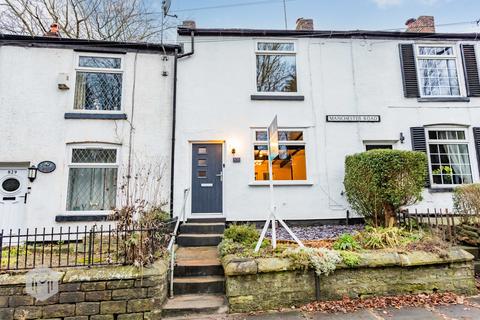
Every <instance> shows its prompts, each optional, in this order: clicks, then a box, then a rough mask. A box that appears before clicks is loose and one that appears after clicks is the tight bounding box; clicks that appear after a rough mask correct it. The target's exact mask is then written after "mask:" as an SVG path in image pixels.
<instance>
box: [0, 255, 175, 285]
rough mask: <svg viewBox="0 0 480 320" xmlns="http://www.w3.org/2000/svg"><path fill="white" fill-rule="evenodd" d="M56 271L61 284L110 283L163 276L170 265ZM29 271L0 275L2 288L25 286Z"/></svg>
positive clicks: (160, 263)
mask: <svg viewBox="0 0 480 320" xmlns="http://www.w3.org/2000/svg"><path fill="white" fill-rule="evenodd" d="M54 270H55V271H56V272H57V273H58V275H59V279H60V282H61V283H69V282H88V281H110V280H127V279H139V278H144V277H151V276H161V275H164V274H165V273H166V272H167V271H168V264H167V262H166V261H164V260H157V261H156V262H154V263H153V264H152V265H150V266H146V267H143V268H138V267H135V266H94V267H91V268H83V267H82V268H72V269H67V270H56V269H54ZM28 271H29V270H26V271H21V272H18V271H16V272H10V273H3V274H0V286H8V285H25V283H26V276H27V273H28Z"/></svg>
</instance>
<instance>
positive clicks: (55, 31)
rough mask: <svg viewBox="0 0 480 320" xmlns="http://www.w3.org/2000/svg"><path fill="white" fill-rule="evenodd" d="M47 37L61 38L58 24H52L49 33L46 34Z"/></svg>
mask: <svg viewBox="0 0 480 320" xmlns="http://www.w3.org/2000/svg"><path fill="white" fill-rule="evenodd" d="M45 36H46V37H58V38H60V32H59V27H58V23H52V24H51V25H50V30H49V31H48V32H47V33H45Z"/></svg>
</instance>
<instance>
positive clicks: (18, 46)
mask: <svg viewBox="0 0 480 320" xmlns="http://www.w3.org/2000/svg"><path fill="white" fill-rule="evenodd" d="M178 49H179V48H178V47H176V46H171V45H166V46H161V45H154V44H132V43H118V42H103V41H86V40H72V39H61V38H51V37H34V38H32V37H24V36H8V35H2V36H1V37H0V70H1V71H0V110H1V113H0V122H1V123H2V125H1V126H0V136H1V137H2V139H1V142H0V186H1V187H0V214H1V217H0V229H5V232H8V229H13V230H16V229H17V228H22V229H25V228H30V229H31V230H32V231H33V228H37V229H38V232H39V233H41V230H42V228H43V227H52V226H62V225H64V226H65V225H68V226H71V227H75V225H80V226H84V225H86V224H92V223H102V222H101V221H105V219H106V217H107V215H108V214H109V213H111V212H112V209H114V208H116V207H118V206H120V205H121V204H122V201H125V199H126V195H125V190H124V189H125V179H126V177H127V176H128V175H130V176H132V177H134V176H135V175H139V174H140V175H143V176H145V175H146V172H147V170H150V171H148V172H149V173H151V176H154V177H155V179H156V180H155V183H156V185H157V186H156V187H155V188H156V189H155V190H156V195H155V197H156V198H157V199H156V201H158V202H159V203H162V204H165V205H166V206H167V205H168V202H169V184H170V171H169V170H168V169H169V168H170V160H171V157H170V154H171V124H172V107H171V106H172V94H173V66H174V58H173V56H174V52H175V50H178ZM34 167H35V168H36V169H33V168H34ZM129 167H130V171H129V170H128V168H129ZM29 168H30V169H29ZM29 175H30V178H31V179H29V178H28V176H29ZM157 178H158V179H157ZM132 193H133V191H131V193H130V195H129V196H130V197H133V195H132ZM142 196H143V195H142ZM147 196H148V195H147Z"/></svg>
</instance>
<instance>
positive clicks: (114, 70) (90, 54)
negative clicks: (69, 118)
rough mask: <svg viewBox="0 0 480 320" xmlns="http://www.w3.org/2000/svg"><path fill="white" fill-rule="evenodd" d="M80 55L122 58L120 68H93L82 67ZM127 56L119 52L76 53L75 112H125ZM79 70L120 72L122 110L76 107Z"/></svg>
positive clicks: (73, 104)
mask: <svg viewBox="0 0 480 320" xmlns="http://www.w3.org/2000/svg"><path fill="white" fill-rule="evenodd" d="M80 57H98V58H115V59H120V68H119V69H113V68H92V67H80ZM124 64H125V57H124V55H119V54H108V53H93V52H78V53H77V54H76V55H75V71H74V76H73V82H74V89H73V99H72V100H73V101H72V104H71V105H72V110H73V112H76V113H77V112H78V113H108V114H111V113H124V112H125V111H124V101H125V71H124V68H125V66H124ZM77 72H90V73H118V74H121V75H122V88H121V92H122V97H121V99H120V110H85V109H75V92H76V91H77Z"/></svg>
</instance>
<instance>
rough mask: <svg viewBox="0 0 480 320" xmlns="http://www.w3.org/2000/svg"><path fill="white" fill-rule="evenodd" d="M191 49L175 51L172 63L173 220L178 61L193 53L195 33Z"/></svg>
mask: <svg viewBox="0 0 480 320" xmlns="http://www.w3.org/2000/svg"><path fill="white" fill-rule="evenodd" d="M191 39H192V48H191V51H190V52H187V53H184V54H178V49H175V58H174V62H173V108H172V109H173V110H172V151H171V161H170V217H172V218H173V188H174V180H175V131H176V127H177V68H178V59H181V58H184V57H188V56H191V55H193V54H194V53H195V32H194V31H193V30H192V32H191Z"/></svg>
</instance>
